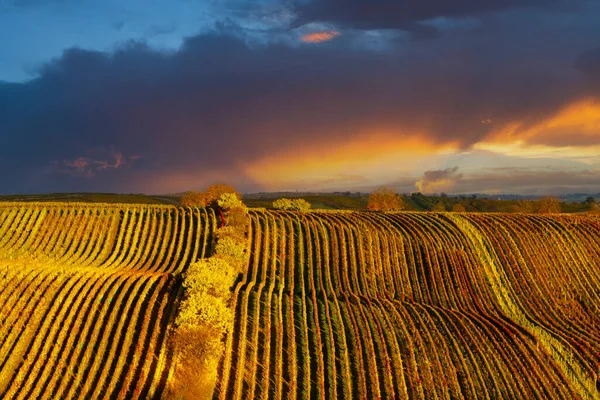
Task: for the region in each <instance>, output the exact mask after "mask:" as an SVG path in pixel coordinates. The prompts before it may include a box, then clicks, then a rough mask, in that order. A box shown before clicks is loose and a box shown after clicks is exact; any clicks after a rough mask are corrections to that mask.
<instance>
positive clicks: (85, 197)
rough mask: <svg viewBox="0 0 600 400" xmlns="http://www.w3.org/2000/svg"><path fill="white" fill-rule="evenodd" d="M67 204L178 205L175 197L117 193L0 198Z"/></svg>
mask: <svg viewBox="0 0 600 400" xmlns="http://www.w3.org/2000/svg"><path fill="white" fill-rule="evenodd" d="M18 201H25V202H68V203H120V204H178V203H179V198H178V197H177V196H167V195H165V196H150V195H146V194H118V193H48V194H24V195H23V194H19V195H4V196H0V202H18Z"/></svg>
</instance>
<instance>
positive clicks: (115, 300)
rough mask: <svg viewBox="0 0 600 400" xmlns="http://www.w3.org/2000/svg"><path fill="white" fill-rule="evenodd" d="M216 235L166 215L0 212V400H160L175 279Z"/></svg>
mask: <svg viewBox="0 0 600 400" xmlns="http://www.w3.org/2000/svg"><path fill="white" fill-rule="evenodd" d="M214 227H215V219H214V215H213V213H212V212H207V211H205V210H199V209H181V208H175V207H170V206H131V205H85V204H72V203H71V204H65V203H57V204H50V205H49V204H47V203H46V204H38V205H32V204H9V205H0V398H3V399H35V398H40V399H69V398H93V399H104V398H106V399H108V398H113V399H114V398H120V399H122V398H159V397H160V396H161V394H162V392H163V390H164V387H165V384H166V381H167V379H168V371H169V367H170V362H171V358H172V357H171V354H170V351H169V347H168V346H167V342H166V340H167V332H168V331H169V327H170V326H172V324H173V321H174V319H175V315H176V311H177V304H178V300H179V299H180V297H181V279H180V278H179V277H178V274H179V273H180V272H182V271H183V270H184V269H185V268H187V266H188V265H189V263H190V262H192V261H195V260H197V259H198V258H200V257H203V256H205V255H206V254H208V252H209V251H210V244H211V242H212V239H211V238H212V230H213V229H214Z"/></svg>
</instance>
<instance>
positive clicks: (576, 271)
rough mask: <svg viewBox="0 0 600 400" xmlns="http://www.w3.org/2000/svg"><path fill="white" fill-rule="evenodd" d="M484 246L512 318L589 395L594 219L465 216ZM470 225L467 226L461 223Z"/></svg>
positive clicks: (596, 375)
mask: <svg viewBox="0 0 600 400" xmlns="http://www.w3.org/2000/svg"><path fill="white" fill-rule="evenodd" d="M465 219H467V220H468V223H469V224H471V225H472V226H473V227H476V229H477V230H478V231H479V232H480V235H481V237H482V240H483V241H485V242H486V243H487V247H488V248H489V250H488V252H489V254H490V258H491V259H492V262H493V263H495V265H497V270H496V271H495V274H494V275H495V276H496V278H497V279H502V280H503V282H504V284H503V287H504V288H505V290H506V291H507V292H508V293H509V294H510V297H511V299H512V300H513V302H514V307H513V309H512V310H511V311H509V313H510V314H512V315H511V317H512V318H513V319H514V320H516V321H518V322H519V323H520V324H521V325H523V326H526V327H528V328H529V329H530V330H531V331H532V332H534V333H535V335H536V337H538V339H539V340H540V342H541V343H542V345H543V346H544V347H546V349H547V351H548V352H549V353H551V354H552V355H553V357H554V359H555V360H556V362H557V364H558V365H560V366H561V368H562V369H563V370H564V372H565V374H566V375H567V377H568V378H569V380H570V381H571V383H572V384H573V385H575V386H576V387H578V388H579V390H580V392H582V393H586V394H587V396H588V397H593V396H594V394H596V395H597V394H598V389H597V385H599V383H598V382H600V274H599V270H598V267H599V266H600V261H599V260H600V257H599V255H600V241H599V236H598V220H597V219H594V218H593V217H588V218H582V217H580V216H554V217H547V216H540V215H529V216H513V215H508V216H504V217H503V218H498V216H494V215H483V216H477V215H469V216H466V217H465ZM464 223H467V222H464Z"/></svg>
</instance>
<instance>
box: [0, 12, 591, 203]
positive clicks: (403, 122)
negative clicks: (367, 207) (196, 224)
mask: <svg viewBox="0 0 600 400" xmlns="http://www.w3.org/2000/svg"><path fill="white" fill-rule="evenodd" d="M60 4H61V6H60V7H62V8H60V9H55V8H53V7H58V6H55V3H54V2H49V1H46V0H28V1H19V0H12V1H8V2H5V3H2V4H0V26H4V27H3V28H0V33H2V30H6V29H7V27H6V25H2V18H3V17H2V15H6V13H7V12H10V13H12V16H13V17H15V16H18V17H19V18H21V19H22V20H23V21H34V20H35V19H36V18H38V20H40V18H41V20H42V21H47V24H46V26H48V27H54V26H55V24H56V23H57V22H56V18H58V17H57V15H58V14H57V13H58V12H59V11H60V12H62V13H63V14H64V13H65V12H67V11H68V12H67V13H66V15H70V16H71V17H70V18H72V20H69V21H71V22H73V23H74V24H75V22H76V21H79V22H77V24H79V23H81V20H80V19H78V18H79V17H78V16H79V15H83V14H84V11H85V10H86V7H88V11H91V10H94V8H93V7H97V6H95V5H94V4H95V3H92V2H89V1H82V2H73V1H70V0H65V1H63V2H61V3H60ZM104 4H105V5H104V6H103V7H104V8H102V12H98V13H97V15H98V16H97V19H92V20H86V24H87V26H88V27H89V28H86V29H83V30H81V33H80V35H75V34H73V32H70V31H69V29H67V28H65V29H66V30H67V31H69V32H66V33H65V32H57V31H56V30H51V31H45V30H44V29H43V26H44V24H41V25H40V26H38V27H35V28H31V27H30V26H27V24H24V25H22V26H16V25H13V26H12V27H11V29H12V31H11V37H15V38H19V37H23V38H26V39H24V41H19V40H15V42H22V43H23V45H22V46H17V45H15V44H12V45H11V46H9V47H8V48H7V51H5V52H4V54H3V55H2V56H1V57H3V61H4V60H10V63H9V64H10V65H13V66H14V65H24V64H27V63H28V62H30V61H31V60H32V59H33V58H32V57H34V56H35V53H36V51H37V49H38V47H37V45H34V44H31V47H30V48H24V47H23V46H27V41H28V40H34V39H35V38H36V37H38V36H39V38H41V37H46V38H47V39H48V40H49V41H50V42H52V43H53V46H55V48H60V52H59V53H58V54H56V55H52V56H50V55H48V53H47V52H45V51H39V57H40V59H39V60H37V63H38V65H39V66H38V67H36V68H34V69H33V70H31V68H29V69H28V72H27V73H28V74H31V75H30V76H29V77H28V78H27V79H22V76H21V77H19V78H15V76H17V75H18V74H15V73H14V68H13V69H12V70H10V69H9V68H8V67H6V65H9V64H6V63H0V64H3V65H5V68H4V69H2V68H0V169H1V170H2V171H6V172H5V173H3V174H1V175H0V193H7V194H10V193H36V192H57V191H108V192H146V193H165V192H180V191H184V190H190V189H201V188H202V187H204V186H206V185H208V184H211V183H214V182H217V181H226V182H229V183H232V184H234V185H237V186H238V187H239V188H240V190H242V191H246V192H250V191H269V190H273V191H274V190H296V189H299V190H315V191H333V190H371V189H372V188H374V187H377V186H379V185H392V186H393V187H394V188H396V189H397V190H399V191H401V192H413V191H422V192H426V193H432V192H440V191H445V192H448V193H471V192H490V193H496V192H512V193H528V194H529V193H538V194H545V193H561V192H594V193H596V192H600V41H599V40H598V38H599V37H600V5H599V4H597V2H594V1H589V0H575V1H564V0H510V1H490V2H480V1H475V0H473V1H471V0H468V1H461V2H458V3H457V2H447V1H441V0H439V1H438V0H435V1H433V0H432V1H427V2H418V1H406V2H401V3H397V2H389V1H384V0H381V1H372V2H365V1H359V0H350V1H341V0H323V1H304V2H299V3H290V2H287V1H283V0H282V1H277V0H261V1H257V2H252V3H251V4H250V3H248V2H242V1H241V0H240V1H236V0H228V1H220V2H217V1H209V2H206V3H205V4H204V3H203V5H202V6H193V5H191V4H190V3H185V2H183V1H181V2H177V4H178V5H179V7H180V10H179V11H176V12H174V11H167V7H168V6H169V4H170V3H168V2H166V1H164V2H163V1H157V2H153V5H152V7H150V8H148V9H145V8H144V7H143V4H142V3H140V4H139V5H138V7H137V8H136V7H134V6H133V5H135V2H133V3H130V4H129V5H128V7H127V12H126V14H127V16H126V17H127V18H125V17H124V16H123V15H121V14H119V13H118V12H116V11H115V10H116V9H117V8H118V7H116V5H115V4H116V3H114V2H112V1H108V2H106V3H104ZM111 4H112V5H113V6H114V7H113V8H114V9H111V8H110V6H111ZM161 4H162V7H164V10H165V15H168V16H169V18H170V21H169V24H167V25H168V26H167V25H164V24H163V25H157V24H155V21H157V15H160V10H161V6H160V5H161ZM3 7H4V9H2V8H3ZM185 7H188V8H187V9H185ZM184 9H185V10H187V11H185V10H184ZM181 10H184V11H181ZM3 11H5V12H4V13H3ZM121 11H122V9H121ZM88 14H89V13H88ZM61 15H62V14H61ZM189 15H198V16H199V15H202V16H203V17H202V18H198V19H197V28H196V30H195V31H194V30H193V29H192V28H191V27H190V26H191V25H190V24H191V23H190V20H189V19H188V17H189ZM184 16H185V17H184ZM121 17H122V18H121ZM28 18H29V19H28ZM532 21H533V22H532ZM67 22H68V21H67ZM77 24H75V25H77ZM128 25H129V26H130V28H127V29H126V28H125V27H127V26H128ZM132 26H133V27H135V29H134V28H133V27H132ZM106 29H108V30H110V31H111V32H112V33H111V35H112V36H110V39H111V40H112V41H111V42H110V43H99V42H98V41H97V40H96V39H97V35H98V33H99V32H104V30H106ZM67 33H68V34H67ZM86 35H88V36H89V37H87V36H86ZM32 38H33V39H32ZM157 38H161V39H160V40H157ZM39 40H41V39H39ZM34 41H35V40H34Z"/></svg>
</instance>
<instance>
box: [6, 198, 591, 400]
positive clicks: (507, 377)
mask: <svg viewBox="0 0 600 400" xmlns="http://www.w3.org/2000/svg"><path fill="white" fill-rule="evenodd" d="M250 218H251V226H250V232H249V240H248V249H247V250H248V252H249V256H250V257H249V261H248V266H247V270H246V273H245V274H244V275H243V276H242V277H241V278H240V279H238V281H237V282H236V284H235V286H234V288H233V298H232V305H231V306H232V307H233V309H234V311H235V321H234V326H233V328H232V331H231V333H230V334H229V335H228V336H227V337H226V338H225V346H226V350H225V352H224V354H223V357H222V359H221V362H220V365H219V380H218V383H217V387H216V391H215V397H216V398H218V399H252V398H276V399H280V398H320V399H331V398H361V399H377V398H386V399H394V398H396V399H404V398H418V399H437V398H439V399H442V398H470V399H497V398H506V399H515V398H527V399H529V398H539V399H547V398H557V399H560V398H562V399H577V398H583V399H596V398H600V380H599V379H600V217H598V216H580V215H550V216H548V215H546V216H543V215H524V214H510V215H508V214H470V213H389V214H388V213H372V212H340V211H338V212H310V213H305V214H302V213H296V212H284V211H261V210H255V211H251V213H250ZM217 225H218V221H217V218H216V217H215V214H214V213H213V212H212V211H211V210H205V209H196V208H178V207H173V206H166V205H165V206H163V205H106V204H105V205H90V204H84V203H28V204H25V203H4V204H3V205H0V307H1V309H0V310H1V311H0V316H1V320H0V398H7V399H29V398H56V399H60V398H94V399H100V398H158V397H160V396H161V394H162V393H163V392H164V390H165V386H166V385H167V382H168V381H169V379H170V374H169V371H170V366H171V359H172V354H171V351H170V347H169V346H168V342H167V339H168V332H169V327H171V326H172V325H173V321H174V320H175V316H176V312H177V307H178V304H179V301H180V300H181V296H182V286H181V274H182V273H183V272H185V271H186V268H187V266H189V265H190V264H191V263H193V262H194V261H196V260H197V259H199V258H203V257H207V256H209V255H210V254H211V252H212V248H211V246H212V243H213V241H212V238H213V236H214V232H215V230H216V229H217Z"/></svg>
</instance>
